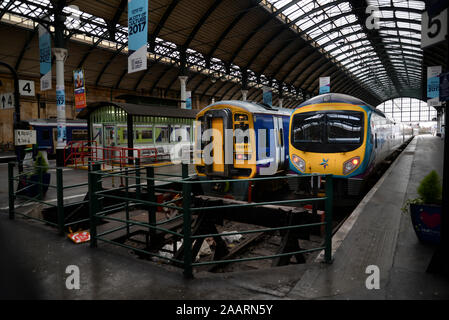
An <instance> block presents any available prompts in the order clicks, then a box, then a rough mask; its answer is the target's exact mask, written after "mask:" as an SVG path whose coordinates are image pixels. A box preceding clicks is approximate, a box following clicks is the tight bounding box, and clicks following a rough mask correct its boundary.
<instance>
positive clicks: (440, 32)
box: [421, 9, 448, 48]
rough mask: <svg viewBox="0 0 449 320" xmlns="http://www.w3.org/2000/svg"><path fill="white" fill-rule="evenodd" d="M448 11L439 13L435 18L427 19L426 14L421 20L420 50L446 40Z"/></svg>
mask: <svg viewBox="0 0 449 320" xmlns="http://www.w3.org/2000/svg"><path fill="white" fill-rule="evenodd" d="M447 14H448V9H446V10H443V11H441V13H440V14H439V15H437V16H435V17H429V14H428V13H427V12H424V13H423V14H422V19H421V48H427V47H430V46H433V45H435V44H438V43H440V42H442V41H444V40H445V39H446V35H447Z"/></svg>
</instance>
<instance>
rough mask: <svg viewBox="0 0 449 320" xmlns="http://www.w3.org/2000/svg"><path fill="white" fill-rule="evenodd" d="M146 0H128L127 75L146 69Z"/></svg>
mask: <svg viewBox="0 0 449 320" xmlns="http://www.w3.org/2000/svg"><path fill="white" fill-rule="evenodd" d="M147 42H148V0H128V50H129V52H128V54H129V57H128V73H133V72H137V71H141V70H146V69H147Z"/></svg>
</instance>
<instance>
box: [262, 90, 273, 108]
mask: <svg viewBox="0 0 449 320" xmlns="http://www.w3.org/2000/svg"><path fill="white" fill-rule="evenodd" d="M262 90H263V103H265V104H268V105H269V106H272V105H273V92H272V91H271V88H268V87H263V89H262Z"/></svg>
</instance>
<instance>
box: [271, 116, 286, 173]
mask: <svg viewBox="0 0 449 320" xmlns="http://www.w3.org/2000/svg"><path fill="white" fill-rule="evenodd" d="M273 122H274V141H273V142H274V145H275V157H276V159H275V161H276V166H277V169H278V170H279V169H280V168H282V167H283V166H284V161H285V159H284V155H285V145H284V125H283V123H282V118H281V117H275V116H274V117H273Z"/></svg>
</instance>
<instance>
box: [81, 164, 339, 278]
mask: <svg viewBox="0 0 449 320" xmlns="http://www.w3.org/2000/svg"><path fill="white" fill-rule="evenodd" d="M99 168H100V166H99V164H98V163H96V164H93V170H91V171H89V199H91V201H90V203H89V212H90V223H91V225H90V233H91V244H90V245H91V247H93V248H94V247H97V245H98V240H100V241H104V242H107V243H110V244H115V245H118V246H121V247H124V248H127V249H131V250H135V251H136V252H141V253H144V254H146V255H149V256H154V257H158V258H161V259H165V260H168V261H170V262H173V263H174V264H175V265H178V266H182V268H183V269H184V276H185V277H187V278H191V277H193V267H196V266H202V265H210V264H220V263H230V262H241V261H249V260H261V259H273V258H277V257H282V256H287V255H290V256H291V255H296V254H302V253H310V252H314V251H321V250H324V252H325V262H327V263H330V262H331V261H332V198H333V183H332V175H313V176H314V177H315V176H321V177H325V179H326V187H325V196H324V197H315V198H309V199H293V200H279V201H266V202H257V203H241V204H231V205H223V206H212V207H193V206H192V204H193V196H192V188H193V186H194V185H195V184H203V183H220V182H229V183H232V182H242V181H249V182H255V181H263V180H281V179H291V178H307V177H312V175H302V176H298V175H287V176H276V177H260V178H252V179H238V180H233V179H223V180H210V181H194V180H192V179H190V178H189V176H188V166H187V165H185V164H183V165H182V174H181V175H173V174H160V173H158V174H155V172H154V167H152V166H147V167H145V168H144V167H139V166H138V165H136V167H134V168H132V169H130V168H126V169H123V168H120V169H117V170H116V171H114V172H101V171H100V170H99ZM143 171H145V175H144V176H143V175H142V172H143ZM112 177H121V178H123V179H125V181H126V185H125V186H124V187H119V188H113V189H107V190H102V183H103V182H104V181H106V179H108V178H112ZM166 177H169V178H166ZM173 178H176V179H175V180H173ZM130 179H134V181H135V182H136V183H135V184H134V185H130V184H129V180H130ZM142 180H143V181H144V183H143V182H142ZM156 181H159V182H170V183H177V184H180V185H181V186H182V190H180V191H179V193H180V194H181V198H178V199H174V200H170V201H165V202H162V203H158V202H157V201H156V192H176V191H173V190H170V189H164V188H160V187H156ZM144 185H146V188H147V192H146V193H142V188H143V186H144ZM130 189H132V190H134V191H135V197H130V196H129V192H130ZM116 191H125V195H117V194H112V193H114V192H116ZM107 198H109V199H114V200H117V201H119V205H117V206H116V207H110V208H109V207H101V201H102V200H103V199H107ZM180 200H182V207H181V206H177V205H176V202H177V201H180ZM318 201H323V202H325V221H324V222H317V223H308V224H302V225H289V226H281V227H275V228H265V229H257V230H245V231H238V232H234V233H222V234H201V235H192V221H193V218H192V215H194V214H196V213H199V212H201V211H202V210H214V209H224V208H239V207H254V206H264V205H284V204H292V203H299V204H302V203H315V202H318ZM137 206H138V207H143V208H146V210H147V211H148V222H147V223H145V222H141V221H136V220H132V219H130V217H129V209H130V208H131V207H137ZM157 207H165V208H170V209H175V210H178V212H179V213H180V214H178V215H176V216H175V217H172V218H167V219H164V220H161V221H156V210H157ZM124 210H126V211H125V212H126V217H125V219H121V218H117V217H111V216H108V215H110V214H111V213H116V212H123V211H124ZM175 220H182V233H180V232H176V231H173V230H170V229H168V228H164V227H163V226H164V224H167V223H170V222H173V221H175ZM101 221H103V222H104V221H114V222H119V223H122V224H123V225H122V226H120V227H116V228H113V229H110V230H106V231H104V232H102V233H100V234H98V233H97V227H98V225H99V223H100V222H101ZM323 225H324V227H325V239H324V245H322V246H320V247H317V248H313V249H307V250H300V251H296V252H289V253H281V254H275V255H270V256H260V257H251V258H240V259H228V260H214V261H206V262H195V261H194V260H193V257H192V243H193V242H194V241H195V240H197V239H204V238H206V237H221V236H223V235H233V234H250V233H256V232H273V231H278V230H291V229H297V228H311V227H316V226H323ZM131 226H137V227H143V228H145V229H147V230H148V234H149V237H150V239H152V236H154V235H155V234H156V232H158V231H159V232H163V233H166V234H170V235H172V236H174V239H175V240H174V243H176V239H177V238H179V239H182V240H183V243H182V246H183V248H184V249H183V260H182V261H181V260H180V259H176V258H174V256H173V257H166V256H161V255H160V254H158V253H155V252H150V251H149V250H144V249H140V248H136V247H133V246H130V245H127V244H125V243H122V242H118V241H113V240H111V239H107V238H105V236H106V235H109V234H111V233H114V232H116V231H120V230H124V229H126V232H127V236H129V234H130V227H131Z"/></svg>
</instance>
